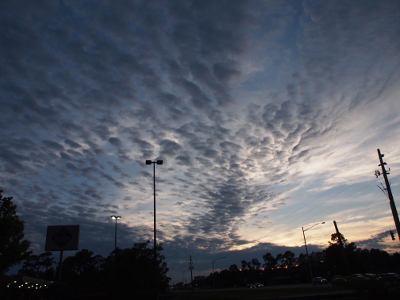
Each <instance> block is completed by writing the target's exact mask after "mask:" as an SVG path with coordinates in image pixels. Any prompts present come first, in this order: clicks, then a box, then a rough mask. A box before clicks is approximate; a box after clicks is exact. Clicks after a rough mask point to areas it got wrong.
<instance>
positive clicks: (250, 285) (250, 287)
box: [246, 283, 256, 289]
mask: <svg viewBox="0 0 400 300" xmlns="http://www.w3.org/2000/svg"><path fill="white" fill-rule="evenodd" d="M246 287H247V288H248V289H255V288H256V286H255V285H254V284H250V283H249V284H248V285H246Z"/></svg>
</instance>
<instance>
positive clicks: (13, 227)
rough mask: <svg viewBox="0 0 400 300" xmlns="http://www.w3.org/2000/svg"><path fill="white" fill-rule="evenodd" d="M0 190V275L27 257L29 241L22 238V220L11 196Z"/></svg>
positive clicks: (29, 252)
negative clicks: (5, 195) (6, 195)
mask: <svg viewBox="0 0 400 300" xmlns="http://www.w3.org/2000/svg"><path fill="white" fill-rule="evenodd" d="M2 192H3V191H0V276H1V275H4V274H5V273H6V272H7V271H8V270H9V269H10V268H11V267H12V266H14V265H16V264H18V263H20V262H21V261H23V260H24V259H27V258H28V257H29V255H30V254H31V251H28V248H29V246H30V244H31V243H30V242H29V241H28V240H24V239H23V238H24V229H25V225H24V222H23V221H21V220H20V219H19V217H18V216H17V206H16V205H15V204H13V202H12V201H11V200H12V199H13V197H4V198H3V195H2Z"/></svg>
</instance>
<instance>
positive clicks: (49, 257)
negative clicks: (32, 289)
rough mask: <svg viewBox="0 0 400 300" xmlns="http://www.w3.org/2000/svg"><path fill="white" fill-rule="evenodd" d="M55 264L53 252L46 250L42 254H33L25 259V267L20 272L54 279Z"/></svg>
mask: <svg viewBox="0 0 400 300" xmlns="http://www.w3.org/2000/svg"><path fill="white" fill-rule="evenodd" d="M54 265H55V261H54V257H53V254H52V253H51V252H44V253H42V254H40V255H31V256H30V257H29V258H28V259H26V260H25V261H24V264H23V267H22V269H20V270H19V271H18V274H19V275H26V276H31V277H36V278H41V279H46V280H54V279H55V278H54V276H55V269H54Z"/></svg>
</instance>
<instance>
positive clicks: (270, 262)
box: [263, 252, 276, 269]
mask: <svg viewBox="0 0 400 300" xmlns="http://www.w3.org/2000/svg"><path fill="white" fill-rule="evenodd" d="M263 259H264V268H266V269H271V268H274V267H275V266H276V260H275V258H274V257H273V256H272V254H271V253H269V252H268V253H266V254H264V255H263Z"/></svg>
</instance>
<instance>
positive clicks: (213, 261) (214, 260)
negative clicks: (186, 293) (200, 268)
mask: <svg viewBox="0 0 400 300" xmlns="http://www.w3.org/2000/svg"><path fill="white" fill-rule="evenodd" d="M223 258H225V256H224V257H220V258H218V259H213V260H212V261H211V263H212V268H213V282H214V291H215V275H214V263H215V262H216V261H217V260H220V259H223Z"/></svg>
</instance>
